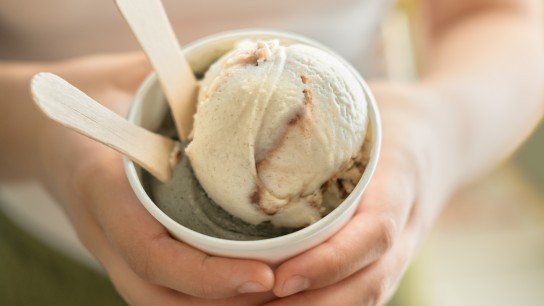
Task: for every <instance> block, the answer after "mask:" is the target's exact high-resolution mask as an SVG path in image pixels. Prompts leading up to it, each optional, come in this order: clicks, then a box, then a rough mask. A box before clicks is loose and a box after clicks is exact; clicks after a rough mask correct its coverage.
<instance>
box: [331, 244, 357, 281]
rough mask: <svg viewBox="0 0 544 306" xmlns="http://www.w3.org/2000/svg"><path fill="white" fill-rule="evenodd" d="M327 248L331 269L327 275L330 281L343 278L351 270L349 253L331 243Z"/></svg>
mask: <svg viewBox="0 0 544 306" xmlns="http://www.w3.org/2000/svg"><path fill="white" fill-rule="evenodd" d="M327 250H328V252H327V254H326V259H327V261H328V264H327V267H328V269H329V271H328V273H327V275H328V277H329V281H333V280H338V279H341V278H343V277H344V276H345V275H347V274H348V273H349V271H350V270H351V264H350V261H349V256H348V254H346V252H344V251H343V250H342V249H341V248H337V247H334V246H333V245H330V247H329V248H328V249H327Z"/></svg>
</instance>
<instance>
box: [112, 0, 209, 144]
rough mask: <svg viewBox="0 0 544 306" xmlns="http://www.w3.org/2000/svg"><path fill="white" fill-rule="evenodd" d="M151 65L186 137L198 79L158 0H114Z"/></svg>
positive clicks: (179, 129) (175, 120)
mask: <svg viewBox="0 0 544 306" xmlns="http://www.w3.org/2000/svg"><path fill="white" fill-rule="evenodd" d="M115 3H117V7H118V8H119V10H120V11H121V14H122V15H123V16H124V18H125V20H126V21H127V23H128V24H129V26H130V28H131V29H132V31H133V33H134V34H135V36H136V38H137V39H138V41H139V42H140V45H141V46H142V48H143V49H144V51H145V53H146V54H147V57H148V58H149V61H150V62H151V65H152V66H153V68H154V69H155V72H156V73H157V76H158V78H159V81H160V83H161V86H162V89H163V91H164V93H165V95H166V98H167V100H168V104H169V105H170V109H171V110H172V116H173V117H174V122H175V124H176V127H177V130H178V134H179V137H180V139H181V140H182V141H185V140H187V136H188V135H189V133H190V131H191V129H192V127H193V115H194V113H195V109H196V94H197V89H198V83H197V81H196V78H195V76H194V74H193V71H192V70H191V67H190V66H189V64H188V63H187V60H186V59H185V57H184V56H183V53H182V52H181V47H180V45H179V42H178V40H177V38H176V35H175V33H174V31H173V29H172V26H171V25H170V22H169V21H168V17H167V15H166V12H165V11H164V7H163V6H162V2H161V1H160V0H115Z"/></svg>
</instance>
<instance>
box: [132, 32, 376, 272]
mask: <svg viewBox="0 0 544 306" xmlns="http://www.w3.org/2000/svg"><path fill="white" fill-rule="evenodd" d="M270 38H276V39H279V40H280V41H281V42H282V43H284V44H291V43H304V44H307V45H312V46H316V47H318V48H321V49H324V50H326V51H328V52H330V53H332V54H335V53H334V52H333V51H331V50H330V49H328V48H326V47H324V46H322V45H320V44H319V43H317V42H315V41H312V40H309V39H307V38H305V37H301V36H298V35H294V34H290V33H285V32H278V31H269V30H239V31H231V32H225V33H219V34H216V35H212V36H209V37H206V38H203V39H200V40H198V41H195V42H194V43H191V44H189V45H187V46H186V47H185V48H183V52H184V54H185V56H186V58H187V60H188V61H189V63H190V65H191V68H192V69H193V71H194V72H195V74H196V75H197V76H200V75H202V74H203V73H204V72H205V71H206V70H207V68H208V67H209V65H210V64H211V63H213V62H214V61H215V60H216V59H218V58H219V57H220V56H221V55H223V54H224V53H226V52H227V51H229V50H231V49H232V48H233V47H234V45H235V44H236V43H237V42H239V41H240V40H244V39H270ZM341 61H342V62H344V63H345V64H346V65H347V66H348V67H350V69H351V70H352V71H353V74H354V75H355V76H356V77H357V78H358V80H359V81H360V83H361V86H362V87H363V88H364V91H365V93H366V95H367V97H366V98H367V102H368V103H367V104H368V116H369V124H370V127H369V129H368V133H370V137H367V142H366V144H365V145H370V146H371V150H370V159H369V163H368V165H367V167H366V170H365V171H364V173H363V175H362V177H361V179H360V181H359V183H358V184H357V185H356V187H355V189H354V190H353V192H351V194H350V195H349V196H348V197H347V198H346V199H345V200H344V201H343V202H342V203H341V204H340V205H339V206H338V207H337V208H335V209H334V210H333V211H332V212H331V213H329V214H328V215H326V216H325V217H323V218H322V219H321V220H319V221H317V222H315V223H313V224H311V225H309V226H307V227H305V228H303V229H301V230H299V231H296V232H294V233H290V234H287V235H284V236H280V237H275V238H269V239H263V240H253V241H234V240H226V239H220V238H215V237H211V236H207V235H204V234H201V233H198V232H195V231H193V230H191V229H189V228H186V227H184V226H183V225H181V224H179V223H177V222H176V221H174V220H173V219H172V218H170V217H169V216H168V215H166V214H165V213H164V212H163V211H162V210H160V209H159V208H158V207H157V205H155V203H154V202H153V200H152V199H151V197H150V196H149V195H148V193H147V192H146V190H145V188H144V187H143V184H142V172H143V170H142V169H141V168H140V167H139V166H138V165H136V164H134V163H133V162H132V161H130V160H129V159H128V158H125V160H124V164H125V171H126V174H127V176H128V180H129V182H130V184H131V186H132V188H133V190H134V192H135V194H136V196H137V197H138V199H139V200H140V202H141V203H142V204H143V206H144V207H145V208H146V209H147V211H149V213H150V214H151V215H153V217H155V218H156V219H157V220H158V221H159V222H160V223H161V224H162V225H163V226H164V227H166V228H167V229H168V231H169V232H170V233H171V235H172V236H174V237H176V238H177V239H179V240H180V241H183V242H184V243H187V244H189V245H191V246H193V247H195V248H197V249H200V250H202V251H204V252H206V253H209V254H211V255H217V256H225V257H234V258H245V259H256V260H261V261H264V262H267V263H270V264H272V265H277V264H279V263H281V262H282V261H284V260H286V259H288V258H290V257H293V256H295V255H297V254H300V253H302V252H304V251H306V250H308V249H310V248H312V247H315V246H317V245H318V244H320V243H322V242H324V241H326V240H327V239H328V238H330V237H331V236H332V235H333V234H335V233H336V232H337V231H338V230H339V229H340V228H341V227H342V226H344V225H345V224H346V223H347V222H348V221H349V220H350V218H351V217H352V216H353V214H354V212H355V210H356V208H357V206H358V205H359V202H360V200H361V196H362V194H363V192H364V191H365V189H366V187H367V186H368V183H369V181H370V179H371V178H372V175H373V173H374V170H375V169H376V165H377V162H378V156H379V152H380V144H381V138H382V129H381V124H380V116H379V112H378V108H377V105H376V102H375V100H374V98H373V96H372V94H371V92H370V89H369V88H368V86H367V84H366V83H365V81H364V80H363V78H362V77H361V76H360V75H359V73H358V72H357V71H356V70H355V69H353V68H351V65H349V64H348V63H347V62H346V61H344V60H343V59H341ZM167 107H168V106H167V104H166V100H165V98H164V95H163V93H162V91H161V88H160V85H159V84H158V80H157V77H156V76H155V74H153V73H152V74H151V75H149V77H148V78H147V79H146V80H145V81H144V82H143V83H142V84H141V86H140V88H139V89H138V91H137V93H136V95H135V97H134V101H133V104H132V105H131V108H130V112H129V115H128V119H129V120H130V121H131V122H133V123H135V124H137V125H140V126H142V127H144V128H146V129H149V130H152V131H153V130H157V129H158V128H159V126H160V125H161V123H162V121H163V120H164V118H165V115H166V114H167Z"/></svg>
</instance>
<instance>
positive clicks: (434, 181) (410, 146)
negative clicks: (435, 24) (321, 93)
mask: <svg viewBox="0 0 544 306" xmlns="http://www.w3.org/2000/svg"><path fill="white" fill-rule="evenodd" d="M372 89H373V92H374V94H375V96H376V100H377V101H378V103H379V107H380V110H381V114H382V119H383V132H384V134H383V147H382V154H381V156H380V160H379V165H378V168H377V170H376V173H375V176H374V177H373V179H372V181H371V183H370V185H369V186H368V189H367V190H366V191H365V193H364V195H363V198H362V200H361V205H360V206H359V208H358V210H357V211H356V213H355V215H354V216H353V218H352V219H351V220H350V222H349V223H348V224H347V225H346V226H345V227H344V228H342V229H341V230H340V231H339V232H338V233H337V234H336V235H334V236H333V237H332V238H331V239H329V240H328V241H327V242H325V243H323V244H321V245H319V246H317V247H315V248H313V249H311V250H309V251H307V252H305V253H303V254H301V255H299V256H296V257H294V258H292V259H290V260H288V261H286V262H285V263H283V264H282V265H281V266H279V267H278V269H277V271H276V273H275V274H276V283H275V285H274V292H275V293H276V294H277V295H278V296H280V297H284V298H283V299H281V300H277V301H274V302H271V303H270V304H269V305H383V304H384V303H386V302H387V300H388V299H389V298H390V297H391V296H392V294H393V293H394V291H395V289H396V287H397V285H398V283H399V280H400V279H401V276H402V275H403V273H404V272H405V270H406V268H407V266H408V265H409V263H410V260H411V259H412V257H413V254H414V251H415V249H416V247H417V245H418V244H419V242H420V241H421V239H422V238H423V237H424V236H425V234H426V233H427V231H428V228H429V226H430V224H431V223H432V222H433V220H434V219H435V217H436V215H437V214H438V212H439V211H440V208H441V206H442V204H443V203H444V202H445V199H446V197H447V194H448V192H449V191H450V186H451V181H452V179H453V175H452V176H451V178H452V179H451V180H450V179H449V178H448V173H453V171H452V170H451V169H447V168H444V167H443V162H444V161H445V158H449V156H450V154H449V153H447V152H448V151H447V148H449V144H447V143H445V142H444V143H443V144H441V143H440V141H437V139H440V138H439V137H438V135H443V132H444V131H448V122H449V121H450V120H448V119H445V118H446V117H447V112H446V111H445V110H444V109H440V107H441V106H440V104H438V102H437V101H435V97H434V96H433V95H432V94H431V93H430V92H429V91H427V90H425V89H422V88H415V87H410V86H403V85H395V84H374V85H373V86H372ZM441 126H443V127H444V130H440V128H439V127H441ZM441 150H444V151H441Z"/></svg>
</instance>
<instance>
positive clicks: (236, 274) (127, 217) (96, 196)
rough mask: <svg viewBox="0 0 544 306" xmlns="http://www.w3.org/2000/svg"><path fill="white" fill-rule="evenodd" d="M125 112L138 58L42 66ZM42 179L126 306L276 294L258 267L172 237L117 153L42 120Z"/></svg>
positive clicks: (141, 70) (247, 300) (140, 70)
mask: <svg viewBox="0 0 544 306" xmlns="http://www.w3.org/2000/svg"><path fill="white" fill-rule="evenodd" d="M45 69H47V70H49V71H51V72H53V73H56V74H58V75H60V76H61V77H63V78H65V79H66V80H67V81H68V82H70V83H72V84H74V85H75V86H76V87H78V88H80V89H81V90H82V91H84V92H85V93H87V94H88V95H89V96H91V97H93V98H94V99H96V100H97V101H100V102H101V103H102V104H104V105H105V106H107V107H108V108H110V109H112V110H113V111H115V112H117V113H119V114H121V115H125V114H126V112H127V110H128V106H129V103H130V101H131V98H132V96H133V94H134V91H135V89H136V88H137V86H138V85H139V84H140V83H141V82H142V80H143V79H144V77H145V76H146V75H147V74H148V73H149V71H150V68H149V66H148V65H147V62H146V60H145V57H144V56H143V55H142V54H130V55H129V54H124V55H107V56H106V55H104V56H93V57H87V58H80V59H76V60H72V61H69V62H65V63H60V64H56V65H52V66H50V67H45ZM45 122H46V123H45V124H43V129H42V130H41V137H40V140H39V144H38V145H39V148H40V149H39V152H40V153H39V154H38V156H39V157H40V158H42V160H43V162H42V165H43V170H42V171H41V173H42V175H41V176H42V179H41V180H42V181H43V182H44V184H45V185H46V186H47V188H48V190H49V191H51V193H52V194H53V195H54V196H55V197H56V198H57V199H58V200H59V201H60V203H61V204H62V206H63V208H64V210H65V211H66V213H67V215H68V217H69V219H70V220H71V222H72V224H73V226H74V227H75V229H76V232H77V234H78V236H79V239H80V240H81V241H82V243H83V244H84V245H85V246H86V247H87V249H89V251H91V252H92V253H93V255H94V256H95V257H96V258H97V259H98V260H99V261H100V262H101V263H102V265H103V266H104V267H105V269H106V271H107V272H108V274H109V276H110V278H111V280H112V281H113V283H114V285H115V286H116V288H117V290H118V291H119V292H120V294H121V295H122V296H123V297H124V298H125V299H126V300H127V301H128V302H129V303H130V304H132V305H174V304H175V305H188V304H191V305H208V304H214V305H215V304H217V303H220V304H221V305H230V304H236V305H255V304H260V303H262V302H265V301H270V300H271V299H273V298H274V296H273V295H272V294H271V293H270V292H268V293H264V294H249V293H251V292H264V291H270V290H271V288H272V286H273V282H274V276H273V272H272V270H271V269H270V267H268V266H267V265H265V264H264V263H260V262H255V261H249V260H237V259H228V258H220V257H215V256H209V255H206V254H204V253H202V252H200V251H198V250H196V249H194V248H192V247H190V246H188V245H186V244H184V243H181V242H179V241H177V240H175V239H173V238H172V237H171V236H170V235H169V234H168V232H167V231H166V229H165V228H164V227H163V226H162V225H161V224H159V223H158V222H157V221H156V220H155V219H154V218H153V217H152V216H151V215H150V214H149V213H148V212H147V211H146V210H145V209H144V208H143V206H142V205H141V204H140V203H139V202H138V199H137V198H136V197H135V195H134V194H133V191H132V190H131V188H130V186H129V184H128V181H127V179H126V176H125V174H124V171H123V166H122V160H121V156H120V154H118V153H116V152H115V151H113V150H111V149H109V148H107V147H105V146H104V145H101V144H98V143H96V142H94V141H92V140H89V139H87V138H85V137H84V136H81V135H79V134H76V133H74V132H72V131H69V130H68V129H66V128H63V127H60V126H58V125H56V124H54V123H53V122H50V121H47V120H46V121H45Z"/></svg>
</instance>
